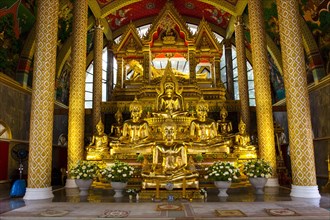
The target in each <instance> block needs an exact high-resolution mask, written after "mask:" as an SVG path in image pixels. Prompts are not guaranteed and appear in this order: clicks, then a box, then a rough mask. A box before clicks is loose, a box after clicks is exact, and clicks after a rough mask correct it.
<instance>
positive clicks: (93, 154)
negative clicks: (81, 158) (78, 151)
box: [86, 120, 109, 160]
mask: <svg viewBox="0 0 330 220" xmlns="http://www.w3.org/2000/svg"><path fill="white" fill-rule="evenodd" d="M108 155H109V147H108V135H107V134H105V133H104V125H103V123H102V121H101V120H100V121H99V123H97V125H96V133H95V134H94V135H93V137H92V141H91V142H90V144H89V146H88V147H86V160H102V159H103V158H104V157H106V156H108Z"/></svg>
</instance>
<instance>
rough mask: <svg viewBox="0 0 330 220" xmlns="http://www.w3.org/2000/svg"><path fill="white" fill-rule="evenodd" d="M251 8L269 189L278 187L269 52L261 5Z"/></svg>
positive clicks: (261, 138)
mask: <svg viewBox="0 0 330 220" xmlns="http://www.w3.org/2000/svg"><path fill="white" fill-rule="evenodd" d="M248 7H249V12H250V13H249V24H250V32H251V44H252V61H253V62H252V63H253V73H254V88H255V96H256V113H257V127H258V145H259V152H260V156H261V158H263V159H265V160H266V161H268V162H269V163H270V165H271V167H272V168H273V171H274V172H273V177H272V178H271V179H269V180H268V182H267V185H268V186H278V179H277V174H276V152H275V138H274V125H273V113H272V97H271V88H270V77H269V74H270V73H269V64H268V57H267V50H266V33H265V25H264V16H263V7H262V1H260V0H249V2H248Z"/></svg>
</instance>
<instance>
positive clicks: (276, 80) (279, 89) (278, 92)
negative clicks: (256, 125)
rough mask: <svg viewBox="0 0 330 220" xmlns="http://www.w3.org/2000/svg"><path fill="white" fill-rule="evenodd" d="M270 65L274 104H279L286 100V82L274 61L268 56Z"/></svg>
mask: <svg viewBox="0 0 330 220" xmlns="http://www.w3.org/2000/svg"><path fill="white" fill-rule="evenodd" d="M268 63H269V72H270V81H271V88H272V92H273V98H274V100H273V102H278V101H280V100H282V99H284V98H285V89H284V81H283V77H282V75H281V73H280V72H279V71H278V69H277V67H276V65H275V63H274V60H273V59H272V57H271V56H270V55H269V54H268Z"/></svg>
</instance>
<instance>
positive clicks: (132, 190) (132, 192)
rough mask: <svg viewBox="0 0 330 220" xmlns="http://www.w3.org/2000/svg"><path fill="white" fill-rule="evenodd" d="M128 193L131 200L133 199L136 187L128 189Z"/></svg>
mask: <svg viewBox="0 0 330 220" xmlns="http://www.w3.org/2000/svg"><path fill="white" fill-rule="evenodd" d="M126 193H127V194H128V198H129V200H130V201H131V200H132V199H133V195H135V194H136V190H135V189H127V190H126Z"/></svg>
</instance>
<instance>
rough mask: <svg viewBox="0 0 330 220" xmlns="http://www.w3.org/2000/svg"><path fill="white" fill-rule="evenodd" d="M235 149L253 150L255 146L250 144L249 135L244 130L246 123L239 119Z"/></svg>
mask: <svg viewBox="0 0 330 220" xmlns="http://www.w3.org/2000/svg"><path fill="white" fill-rule="evenodd" d="M234 149H235V151H254V150H255V149H256V147H255V146H253V145H252V144H251V139H250V135H249V134H248V133H247V132H246V124H245V123H244V122H243V120H242V119H241V120H240V122H239V124H238V133H237V134H236V135H235V145H234Z"/></svg>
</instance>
